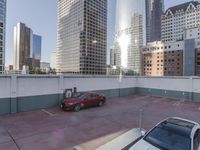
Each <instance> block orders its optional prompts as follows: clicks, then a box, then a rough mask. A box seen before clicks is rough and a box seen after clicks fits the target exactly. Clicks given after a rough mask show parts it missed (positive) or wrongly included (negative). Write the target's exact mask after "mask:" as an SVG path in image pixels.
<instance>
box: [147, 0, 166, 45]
mask: <svg viewBox="0 0 200 150" xmlns="http://www.w3.org/2000/svg"><path fill="white" fill-rule="evenodd" d="M163 13H164V0H146V39H147V42H152V41H159V40H161V17H162V14H163Z"/></svg>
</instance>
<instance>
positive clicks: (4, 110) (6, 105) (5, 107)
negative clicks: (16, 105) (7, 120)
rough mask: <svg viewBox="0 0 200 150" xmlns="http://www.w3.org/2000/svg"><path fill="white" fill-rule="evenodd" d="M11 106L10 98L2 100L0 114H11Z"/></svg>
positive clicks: (0, 100)
mask: <svg viewBox="0 0 200 150" xmlns="http://www.w3.org/2000/svg"><path fill="white" fill-rule="evenodd" d="M10 106H11V103H10V98H0V114H9V113H10Z"/></svg>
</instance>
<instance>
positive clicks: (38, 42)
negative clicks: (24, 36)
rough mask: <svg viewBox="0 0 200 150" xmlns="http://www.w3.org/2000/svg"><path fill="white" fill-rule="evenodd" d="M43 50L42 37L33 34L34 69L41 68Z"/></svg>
mask: <svg viewBox="0 0 200 150" xmlns="http://www.w3.org/2000/svg"><path fill="white" fill-rule="evenodd" d="M41 49H42V37H41V36H39V35H35V34H33V36H32V52H31V54H32V67H34V68H35V67H38V68H39V67H40V60H41Z"/></svg>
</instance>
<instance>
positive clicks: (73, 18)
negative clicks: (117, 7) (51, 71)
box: [56, 0, 107, 74]
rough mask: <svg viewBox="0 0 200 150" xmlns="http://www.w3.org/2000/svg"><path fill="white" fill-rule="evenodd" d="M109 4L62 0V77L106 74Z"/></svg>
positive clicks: (59, 33)
mask: <svg viewBox="0 0 200 150" xmlns="http://www.w3.org/2000/svg"><path fill="white" fill-rule="evenodd" d="M106 47H107V0H59V1H58V27H57V48H56V51H57V54H56V61H57V62H56V66H57V68H56V69H57V71H58V72H60V73H78V74H106Z"/></svg>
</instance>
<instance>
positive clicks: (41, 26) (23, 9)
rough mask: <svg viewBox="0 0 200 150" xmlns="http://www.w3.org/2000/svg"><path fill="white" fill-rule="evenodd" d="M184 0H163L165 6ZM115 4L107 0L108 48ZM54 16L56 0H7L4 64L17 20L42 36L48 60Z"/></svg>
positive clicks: (53, 44) (10, 51)
mask: <svg viewBox="0 0 200 150" xmlns="http://www.w3.org/2000/svg"><path fill="white" fill-rule="evenodd" d="M47 1H48V3H47ZM125 1H126V0H124V2H125ZM186 1H188V0H165V8H168V7H170V6H173V5H176V4H179V3H182V2H186ZM115 4H116V0H108V37H107V39H108V42H107V43H108V44H107V45H108V49H109V48H110V47H111V46H112V45H113V41H114V33H115ZM56 18H57V0H7V20H6V21H7V22H6V65H10V64H13V53H14V51H13V28H14V26H15V25H16V24H17V23H18V22H23V23H25V24H26V25H27V26H28V27H30V28H31V29H32V30H33V33H34V34H38V35H41V36H42V61H45V62H50V61H51V53H52V51H53V50H55V48H56V26H57V19H56ZM108 56H109V55H108Z"/></svg>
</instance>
